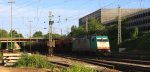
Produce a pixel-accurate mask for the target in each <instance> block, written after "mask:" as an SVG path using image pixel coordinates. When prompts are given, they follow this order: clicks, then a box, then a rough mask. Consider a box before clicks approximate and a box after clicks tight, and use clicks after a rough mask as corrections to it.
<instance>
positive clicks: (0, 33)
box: [0, 29, 9, 38]
mask: <svg viewBox="0 0 150 72" xmlns="http://www.w3.org/2000/svg"><path fill="white" fill-rule="evenodd" d="M7 37H9V35H8V32H7V31H6V30H3V29H0V38H7Z"/></svg>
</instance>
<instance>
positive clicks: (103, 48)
mask: <svg viewBox="0 0 150 72" xmlns="http://www.w3.org/2000/svg"><path fill="white" fill-rule="evenodd" d="M72 51H73V52H93V53H97V54H99V53H100V54H106V53H107V54H108V53H110V45H109V39H108V36H91V37H90V38H87V37H85V38H75V39H73V41H72Z"/></svg>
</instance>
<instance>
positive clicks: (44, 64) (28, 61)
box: [15, 54, 51, 68]
mask: <svg viewBox="0 0 150 72" xmlns="http://www.w3.org/2000/svg"><path fill="white" fill-rule="evenodd" d="M50 65H51V64H50V63H49V62H48V59H47V58H46V57H45V56H42V55H38V54H35V55H22V56H21V58H20V59H19V60H18V62H17V63H16V64H15V66H16V67H35V68H48V67H50Z"/></svg>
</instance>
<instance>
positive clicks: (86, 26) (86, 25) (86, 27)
mask: <svg viewBox="0 0 150 72" xmlns="http://www.w3.org/2000/svg"><path fill="white" fill-rule="evenodd" d="M85 29H86V33H87V36H88V18H87V17H86V22H85Z"/></svg>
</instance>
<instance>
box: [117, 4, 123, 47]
mask: <svg viewBox="0 0 150 72" xmlns="http://www.w3.org/2000/svg"><path fill="white" fill-rule="evenodd" d="M121 42H122V37H121V8H120V6H119V7H118V45H119V44H120V43H121Z"/></svg>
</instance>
